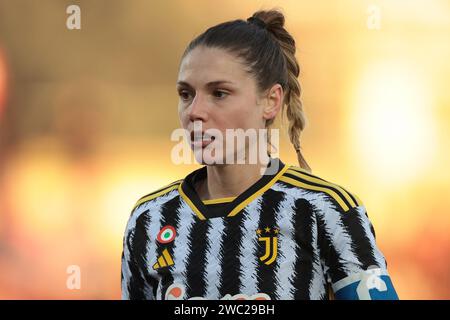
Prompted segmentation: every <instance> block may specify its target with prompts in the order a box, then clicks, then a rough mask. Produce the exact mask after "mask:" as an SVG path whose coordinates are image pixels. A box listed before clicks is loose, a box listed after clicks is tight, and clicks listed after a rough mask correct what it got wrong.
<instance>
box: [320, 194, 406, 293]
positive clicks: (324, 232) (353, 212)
mask: <svg viewBox="0 0 450 320" xmlns="http://www.w3.org/2000/svg"><path fill="white" fill-rule="evenodd" d="M318 222H319V224H318V228H319V230H318V234H319V247H320V252H321V260H322V263H323V268H324V270H325V273H326V276H327V280H328V282H329V283H331V286H332V289H333V292H334V295H335V297H336V299H351V300H362V299H368V300H370V299H398V297H397V294H396V292H395V289H394V288H393V285H392V282H391V280H390V278H389V275H388V273H387V264H386V260H385V257H384V255H383V254H382V252H381V251H380V249H379V248H378V246H377V244H376V241H375V230H374V228H373V225H372V223H371V222H370V220H369V217H368V214H367V211H366V208H365V206H364V205H363V204H362V203H360V204H359V205H357V206H355V207H352V208H351V209H350V210H348V211H343V210H340V209H339V208H335V209H333V208H329V209H328V210H327V211H326V212H324V213H323V214H322V215H320V216H319V217H318Z"/></svg>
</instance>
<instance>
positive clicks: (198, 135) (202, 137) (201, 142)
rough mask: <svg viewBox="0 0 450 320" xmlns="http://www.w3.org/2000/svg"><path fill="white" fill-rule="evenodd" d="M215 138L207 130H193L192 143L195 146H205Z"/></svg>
mask: <svg viewBox="0 0 450 320" xmlns="http://www.w3.org/2000/svg"><path fill="white" fill-rule="evenodd" d="M214 140H215V137H214V136H211V135H209V134H207V133H205V132H203V131H202V132H194V131H191V144H192V145H193V146H197V147H201V148H204V147H206V146H207V145H209V144H210V143H212V142H213V141H214Z"/></svg>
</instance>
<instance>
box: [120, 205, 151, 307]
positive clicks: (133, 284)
mask: <svg viewBox="0 0 450 320" xmlns="http://www.w3.org/2000/svg"><path fill="white" fill-rule="evenodd" d="M136 211H137V210H135V211H134V212H133V214H132V215H131V217H130V219H129V221H128V223H127V227H126V230H125V234H124V237H123V250H122V264H121V288H122V300H154V299H155V290H156V287H157V280H156V279H153V278H152V277H151V276H150V275H149V274H148V272H146V270H145V261H146V259H145V251H146V249H145V246H146V243H145V232H143V230H144V229H145V223H146V220H148V219H149V218H148V215H147V213H146V212H143V213H142V214H140V215H139V217H138V218H136V217H137V214H136Z"/></svg>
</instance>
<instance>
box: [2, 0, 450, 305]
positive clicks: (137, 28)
mask: <svg viewBox="0 0 450 320" xmlns="http://www.w3.org/2000/svg"><path fill="white" fill-rule="evenodd" d="M71 4H76V5H78V6H79V7H80V9H81V29H80V30H69V29H67V27H66V20H67V18H68V16H69V14H67V13H66V8H67V7H68V6H69V5H71ZM273 7H280V8H281V9H282V10H283V12H284V13H285V16H286V28H287V29H288V31H290V32H291V34H292V35H293V36H294V37H295V39H296V41H297V47H298V52H297V58H298V59H299V62H300V65H301V76H300V81H301V83H302V86H303V95H302V97H303V103H304V106H305V110H306V114H307V117H308V125H307V128H306V130H305V131H304V134H303V135H302V148H303V152H304V155H305V157H306V159H307V161H308V162H309V164H310V165H311V167H312V170H313V173H314V174H316V175H319V176H321V177H322V178H325V179H327V180H330V181H333V182H335V183H338V184H341V185H342V186H344V187H346V188H348V189H349V190H351V191H352V192H354V193H356V194H357V195H358V196H359V198H361V199H362V201H363V202H364V203H365V205H366V207H367V210H368V213H369V217H370V218H371V220H372V222H373V224H374V227H375V230H376V234H377V239H378V244H379V246H380V248H381V250H382V251H383V253H384V254H385V255H386V258H387V261H388V267H389V270H390V274H391V277H392V279H393V281H394V285H395V286H396V289H397V291H398V294H399V296H400V298H402V299H449V298H450V275H449V273H450V272H449V271H450V241H449V238H450V237H449V231H450V230H449V226H450V215H449V210H450V193H449V189H450V188H449V187H450V179H449V178H450V170H448V165H449V164H450V150H449V147H448V145H449V143H448V141H449V140H450V139H449V138H450V132H449V129H448V128H449V127H450V90H449V89H448V83H449V82H450V41H449V39H450V18H449V13H450V1H448V0H428V1H425V0H423V1H420V0H417V1H413V0H395V1H392V0H372V1H366V0H339V1H306V0H305V1H298V0H295V1H294V0H292V1H286V0H284V1H256V0H254V1H250V0H246V1H235V0H232V1H222V2H217V1H206V0H204V1H188V0H183V1H181V0H178V1H175V0H170V1H143V0H142V1H141V0H132V1H124V0H122V1H118V0H96V1H75V0H74V1H64V0H63V1H56V0H41V1H33V0H21V1H13V0H0V299H119V298H120V257H121V250H122V236H123V232H124V229H125V225H126V222H127V219H128V217H129V214H130V210H131V208H132V206H133V205H134V203H135V201H136V200H137V199H138V198H139V197H141V196H143V195H145V194H147V193H149V192H151V191H154V190H155V189H157V188H159V187H161V186H163V185H165V184H168V183H170V182H172V181H174V180H177V179H180V178H183V177H184V176H185V175H186V174H187V173H188V172H190V171H191V170H193V169H195V168H197V167H198V165H189V166H187V165H175V164H173V163H172V162H171V158H170V151H171V148H172V147H173V146H174V142H172V141H170V134H171V132H172V130H173V129H175V128H177V127H178V126H179V121H178V117H177V101H178V97H177V93H176V90H175V82H176V79H177V71H178V64H179V59H180V56H181V54H182V52H183V51H184V49H185V46H186V45H187V44H188V43H189V41H190V40H192V39H193V38H194V37H195V36H196V35H198V34H200V33H201V32H203V31H204V30H205V29H206V28H208V27H210V26H212V25H215V24H218V23H221V22H224V21H227V20H232V19H238V18H241V19H245V18H247V17H249V16H251V15H252V13H253V12H254V11H256V10H258V9H270V8H273ZM281 138H282V141H281V150H280V157H281V159H282V160H283V161H284V162H285V163H288V164H296V156H295V152H294V150H293V148H292V147H291V145H290V144H289V141H288V139H287V135H286V134H284V135H282V136H281ZM71 265H76V266H79V267H80V270H81V288H80V289H68V287H67V285H66V282H67V279H68V277H69V273H68V272H67V271H68V269H67V268H68V267H69V266H71Z"/></svg>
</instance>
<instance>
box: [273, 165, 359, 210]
mask: <svg viewBox="0 0 450 320" xmlns="http://www.w3.org/2000/svg"><path fill="white" fill-rule="evenodd" d="M287 167H288V168H287V169H286V170H285V171H284V173H283V175H282V176H281V177H280V181H282V182H284V183H285V184H287V185H289V186H292V187H295V188H297V189H302V190H306V191H308V194H309V195H310V197H312V198H311V200H314V199H316V200H317V201H320V200H322V199H326V200H329V201H331V202H333V203H334V204H335V205H337V206H338V208H339V209H341V210H343V211H344V212H347V211H349V210H351V209H353V208H355V207H358V206H363V203H362V201H361V200H360V199H359V198H358V196H357V195H356V194H355V193H353V192H350V191H348V189H347V188H344V187H343V186H342V185H340V184H337V183H335V182H331V181H329V180H326V179H324V178H323V177H320V176H318V175H315V174H312V173H310V172H309V171H307V170H305V169H303V168H300V167H298V166H294V165H288V166H287Z"/></svg>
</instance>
